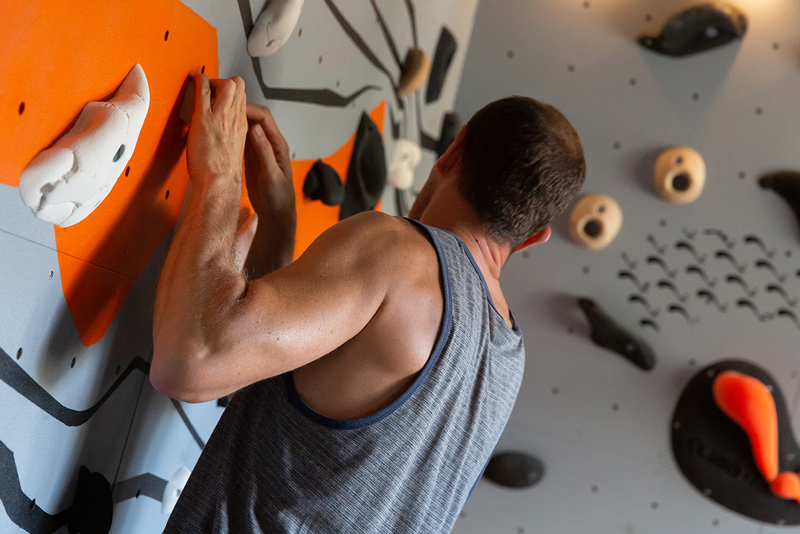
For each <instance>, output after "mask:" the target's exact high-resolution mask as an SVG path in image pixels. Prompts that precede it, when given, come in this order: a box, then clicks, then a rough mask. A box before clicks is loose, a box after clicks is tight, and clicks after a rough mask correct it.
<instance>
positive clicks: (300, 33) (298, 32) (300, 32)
mask: <svg viewBox="0 0 800 534" xmlns="http://www.w3.org/2000/svg"><path fill="white" fill-rule="evenodd" d="M301 35H303V28H300V29H299V30H297V36H298V37H300V36H301Z"/></svg>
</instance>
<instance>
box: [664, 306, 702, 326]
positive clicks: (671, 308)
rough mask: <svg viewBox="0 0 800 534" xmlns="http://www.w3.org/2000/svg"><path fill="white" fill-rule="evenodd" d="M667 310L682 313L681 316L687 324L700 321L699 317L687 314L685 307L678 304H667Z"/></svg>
mask: <svg viewBox="0 0 800 534" xmlns="http://www.w3.org/2000/svg"><path fill="white" fill-rule="evenodd" d="M667 311H668V312H669V313H679V314H681V315H683V318H684V319H686V322H687V323H689V324H697V323H699V322H700V319H697V318H695V317H692V316H691V315H690V314H689V312H688V311H686V308H684V307H683V306H681V305H680V304H670V305H669V306H667Z"/></svg>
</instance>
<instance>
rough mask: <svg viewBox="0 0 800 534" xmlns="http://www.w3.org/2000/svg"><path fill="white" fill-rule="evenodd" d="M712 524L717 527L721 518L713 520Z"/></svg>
mask: <svg viewBox="0 0 800 534" xmlns="http://www.w3.org/2000/svg"><path fill="white" fill-rule="evenodd" d="M711 524H712V525H714V526H715V527H718V526H719V519H714V520H712V521H711Z"/></svg>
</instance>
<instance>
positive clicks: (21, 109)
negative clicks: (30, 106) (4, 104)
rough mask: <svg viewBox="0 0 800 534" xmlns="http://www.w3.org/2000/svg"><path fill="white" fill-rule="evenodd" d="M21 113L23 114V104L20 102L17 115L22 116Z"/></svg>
mask: <svg viewBox="0 0 800 534" xmlns="http://www.w3.org/2000/svg"><path fill="white" fill-rule="evenodd" d="M23 113H25V102H20V103H19V114H20V115H22V114H23Z"/></svg>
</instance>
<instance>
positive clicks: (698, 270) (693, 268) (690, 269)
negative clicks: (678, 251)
mask: <svg viewBox="0 0 800 534" xmlns="http://www.w3.org/2000/svg"><path fill="white" fill-rule="evenodd" d="M686 272H687V273H694V274H697V275H699V276H700V278H702V279H703V282H705V283H706V285H707V286H708V287H714V286H715V285H717V279H716V278H713V279H712V278H709V276H708V275H707V274H706V272H705V271H704V270H703V268H702V267H700V266H699V265H688V266H687V267H686Z"/></svg>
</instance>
